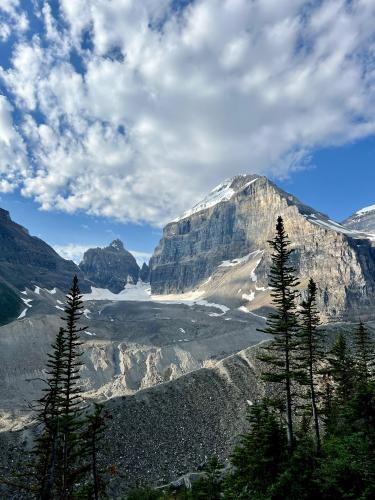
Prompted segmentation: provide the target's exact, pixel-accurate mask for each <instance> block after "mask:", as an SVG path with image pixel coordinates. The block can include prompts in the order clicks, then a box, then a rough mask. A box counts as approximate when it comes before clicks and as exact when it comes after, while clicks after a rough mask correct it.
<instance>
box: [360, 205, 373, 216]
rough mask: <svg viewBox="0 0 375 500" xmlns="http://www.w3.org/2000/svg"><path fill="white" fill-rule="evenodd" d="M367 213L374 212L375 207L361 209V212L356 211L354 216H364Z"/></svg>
mask: <svg viewBox="0 0 375 500" xmlns="http://www.w3.org/2000/svg"><path fill="white" fill-rule="evenodd" d="M369 212H375V205H370V206H369V207H364V208H361V210H358V212H356V215H364V214H367V213H369Z"/></svg>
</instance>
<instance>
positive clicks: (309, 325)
mask: <svg viewBox="0 0 375 500" xmlns="http://www.w3.org/2000/svg"><path fill="white" fill-rule="evenodd" d="M299 315H300V325H301V326H300V331H299V336H298V360H299V362H300V368H301V369H302V374H303V378H302V379H301V383H302V384H305V385H307V387H308V398H309V400H310V404H311V414H312V418H313V423H314V432H315V444H316V449H317V450H318V451H319V450H320V446H321V438H320V425H319V414H318V402H317V394H318V388H317V383H318V375H319V373H318V372H319V370H318V364H319V362H321V360H322V358H323V356H324V352H323V348H322V340H323V339H322V332H321V330H318V326H319V324H320V319H319V314H318V311H317V308H316V284H315V282H314V280H313V279H310V281H309V285H308V289H307V298H306V300H304V301H302V304H301V310H300V312H299Z"/></svg>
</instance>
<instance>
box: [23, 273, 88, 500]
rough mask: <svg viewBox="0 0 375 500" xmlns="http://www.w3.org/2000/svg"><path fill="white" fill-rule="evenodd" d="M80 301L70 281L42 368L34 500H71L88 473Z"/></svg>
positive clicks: (82, 329) (75, 279) (35, 449)
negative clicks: (43, 383) (43, 381)
mask: <svg viewBox="0 0 375 500" xmlns="http://www.w3.org/2000/svg"><path fill="white" fill-rule="evenodd" d="M81 310H82V302H81V295H80V292H79V287H78V279H77V277H76V276H75V277H74V279H73V284H72V287H71V289H70V292H69V293H68V295H67V302H66V307H65V311H64V312H65V314H64V317H63V318H62V319H63V320H64V322H65V326H64V327H62V328H60V330H59V332H58V334H57V337H56V340H55V342H54V344H53V346H52V348H53V351H52V353H51V354H50V355H49V356H48V357H49V359H48V362H47V368H48V369H47V389H46V390H45V394H44V395H43V397H42V398H41V399H40V400H39V401H38V421H39V423H40V424H41V426H42V431H41V433H40V435H39V437H38V438H37V440H36V443H35V447H34V450H33V451H34V453H33V455H34V457H35V458H34V464H33V471H34V472H33V475H34V478H36V482H37V485H36V487H35V488H34V490H35V491H37V497H38V498H41V499H43V500H49V499H68V498H72V496H73V495H74V493H75V491H78V489H79V487H80V486H79V485H81V484H82V482H83V481H84V479H85V476H86V475H87V472H88V471H89V468H90V466H89V464H88V463H87V461H86V458H87V454H86V450H85V440H84V437H83V434H84V424H85V421H84V418H83V402H82V398H81V386H80V377H79V369H80V366H81V362H80V356H81V353H80V341H79V333H80V332H82V331H84V330H85V328H84V327H83V328H82V327H79V326H78V321H79V319H80V317H81V314H82V311H81Z"/></svg>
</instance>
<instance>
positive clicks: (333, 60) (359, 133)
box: [0, 0, 375, 225]
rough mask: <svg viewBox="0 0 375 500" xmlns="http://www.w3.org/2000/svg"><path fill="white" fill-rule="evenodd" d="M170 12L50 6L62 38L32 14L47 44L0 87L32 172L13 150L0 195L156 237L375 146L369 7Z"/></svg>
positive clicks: (126, 5)
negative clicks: (213, 191)
mask: <svg viewBox="0 0 375 500" xmlns="http://www.w3.org/2000/svg"><path fill="white" fill-rule="evenodd" d="M13 4H14V6H16V4H17V2H13ZM171 5H172V3H171V1H170V0H163V1H161V0H143V1H142V2H139V1H138V0H117V1H112V2H107V1H103V0H87V1H81V0H80V1H78V0H77V1H75V2H71V1H70V0H62V1H61V12H62V15H64V17H65V26H67V27H64V28H62V27H61V26H64V24H63V23H57V22H56V20H54V19H53V13H52V11H51V9H50V8H49V7H48V5H47V4H45V5H44V7H43V8H42V9H41V12H40V18H41V19H43V20H44V23H45V32H46V37H47V38H48V40H47V41H48V43H47V44H46V43H41V39H40V37H41V36H42V35H37V34H36V35H34V37H33V38H32V39H31V40H28V41H25V40H24V39H22V38H21V39H20V41H19V43H18V44H17V46H16V47H15V48H14V53H13V60H12V63H13V64H12V67H11V68H10V69H8V70H2V71H1V73H0V78H1V79H2V81H3V82H4V84H5V85H6V87H7V89H8V91H9V92H12V93H13V95H14V103H15V105H16V106H17V107H18V109H19V111H20V112H21V113H22V115H23V125H22V134H23V136H24V138H25V140H26V142H27V144H28V146H29V158H30V162H29V168H28V169H26V168H25V166H24V164H23V163H22V162H21V163H19V162H20V160H19V158H21V156H22V155H21V156H20V151H22V144H23V143H22V141H21V140H20V138H17V141H16V139H14V141H16V142H17V144H19V145H20V146H19V148H18V153H17V154H18V156H17V158H18V163H17V161H14V162H13V164H14V165H16V166H15V167H14V166H13V167H12V168H13V174H12V175H13V177H14V181H11V180H9V178H7V177H6V173H4V169H3V170H2V171H1V173H0V175H1V176H2V177H1V179H2V182H5V183H6V186H9V188H11V187H14V186H15V185H20V186H21V188H22V192H23V194H24V195H25V196H30V197H33V198H34V199H35V200H37V201H38V202H39V203H40V205H41V206H42V208H43V209H45V210H50V209H52V208H57V209H60V210H64V211H67V212H71V213H73V212H75V211H77V210H82V211H85V212H87V213H91V214H97V215H105V216H109V217H114V218H117V219H120V220H131V221H147V222H150V223H151V224H155V225H158V224H161V223H163V222H165V221H166V220H168V219H170V218H174V217H175V216H176V215H178V214H179V213H180V212H182V211H183V210H184V209H186V208H188V207H189V206H191V205H192V204H194V202H196V201H197V199H198V198H199V197H200V196H202V194H204V193H205V192H206V191H207V190H209V189H210V188H211V187H212V186H213V185H215V184H216V183H218V182H220V181H221V180H222V179H223V178H225V177H228V176H231V175H234V174H236V173H243V172H249V173H250V172H257V173H261V174H270V173H272V174H275V175H278V176H280V177H281V176H284V175H287V174H288V173H289V172H291V171H293V170H294V169H296V168H299V167H300V166H301V165H303V163H304V161H305V159H306V157H308V155H309V153H310V152H311V151H312V150H313V149H314V148H316V147H322V146H326V145H334V144H341V143H345V142H348V141H352V140H355V139H358V138H361V137H365V136H367V135H371V134H373V133H374V131H375V119H374V116H375V41H374V40H375V1H374V0H358V1H356V2H349V1H345V0H331V1H330V2H316V4H314V3H312V2H310V1H308V0H305V1H304V0H285V1H283V2H280V1H279V0H257V1H252V2H250V1H248V0H195V1H194V2H192V3H191V4H190V5H188V7H186V8H185V9H184V10H183V11H182V13H181V12H180V13H176V12H175V11H173V10H172V9H171ZM0 6H1V3H0ZM14 8H15V7H14ZM150 26H151V27H150ZM156 26H159V29H156ZM88 37H89V38H90V40H91V42H90V43H86V45H85V46H82V40H83V39H84V38H85V39H86V42H87V38H88ZM90 44H91V45H92V50H91V49H90ZM88 47H89V48H88ZM73 49H74V51H75V52H74V53H75V54H78V55H79V57H80V58H81V61H82V62H81V65H80V66H81V67H79V68H78V67H74V66H73V65H72V64H71V58H70V57H71V54H72V51H73ZM82 73H83V74H82ZM36 111H37V113H39V114H41V115H43V117H44V118H43V120H44V123H43V124H41V123H40V120H39V121H38V122H36V121H35V115H34V114H33V113H35V112H36ZM8 125H9V124H8ZM9 127H10V126H8V128H7V130H8V131H9V130H10V129H11V128H9ZM14 133H17V134H18V131H17V132H14ZM14 141H13V143H12V144H13V146H12V147H10V148H9V151H8V153H7V156H8V157H13V155H14V154H15V149H14V148H15V146H14V144H15V142H14ZM17 165H18V167H17ZM8 177H9V176H8Z"/></svg>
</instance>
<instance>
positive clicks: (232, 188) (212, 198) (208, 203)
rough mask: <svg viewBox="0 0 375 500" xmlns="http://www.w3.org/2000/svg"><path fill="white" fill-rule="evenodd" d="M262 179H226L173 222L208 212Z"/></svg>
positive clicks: (251, 177) (256, 177)
mask: <svg viewBox="0 0 375 500" xmlns="http://www.w3.org/2000/svg"><path fill="white" fill-rule="evenodd" d="M260 177H261V176H260V175H254V174H243V175H236V176H234V177H230V178H229V179H226V180H225V181H223V182H221V183H220V184H218V185H217V186H215V187H214V188H213V189H212V190H211V191H210V192H209V193H208V195H207V196H205V197H204V198H203V200H201V201H200V202H198V203H197V204H196V205H194V206H193V207H192V208H191V209H190V210H186V212H184V213H183V214H182V215H181V216H180V217H177V218H176V219H174V220H173V221H172V222H178V221H180V220H182V219H185V218H187V217H190V216H191V215H193V214H195V213H197V212H201V211H202V210H206V209H207V208H211V207H214V206H215V205H217V204H218V203H221V202H222V201H229V200H230V199H231V198H232V196H233V195H234V194H235V193H237V192H238V191H240V190H241V189H245V188H246V187H247V186H250V184H253V183H254V182H255V181H257V180H258V179H259V178H260Z"/></svg>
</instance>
